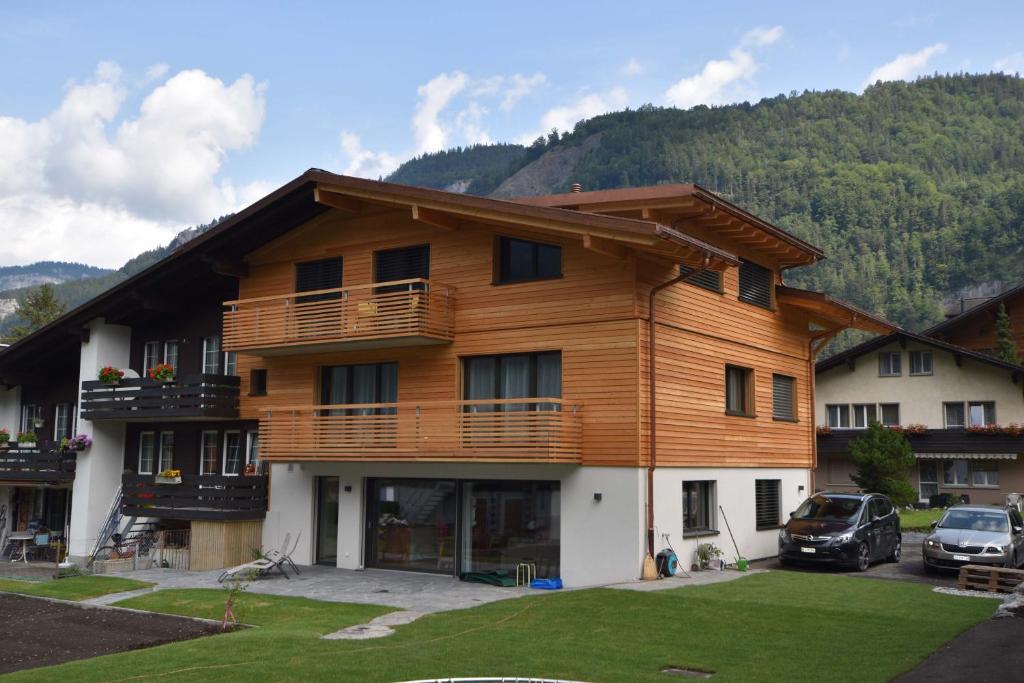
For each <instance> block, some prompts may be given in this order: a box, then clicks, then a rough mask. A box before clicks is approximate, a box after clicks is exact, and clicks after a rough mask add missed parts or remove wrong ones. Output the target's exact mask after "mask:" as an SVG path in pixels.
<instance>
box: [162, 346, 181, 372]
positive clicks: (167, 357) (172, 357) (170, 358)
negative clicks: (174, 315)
mask: <svg viewBox="0 0 1024 683" xmlns="http://www.w3.org/2000/svg"><path fill="white" fill-rule="evenodd" d="M164 362H165V363H167V364H168V365H170V366H171V367H172V368H174V371H175V372H177V371H178V342H176V341H168V342H164Z"/></svg>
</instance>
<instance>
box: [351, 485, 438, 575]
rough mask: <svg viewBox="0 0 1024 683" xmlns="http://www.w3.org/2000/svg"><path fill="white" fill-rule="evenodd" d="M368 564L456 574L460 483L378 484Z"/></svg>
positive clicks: (373, 488)
mask: <svg viewBox="0 0 1024 683" xmlns="http://www.w3.org/2000/svg"><path fill="white" fill-rule="evenodd" d="M368 503H369V509H368V510H367V518H368V520H369V524H368V526H369V534H368V537H367V541H368V543H367V546H368V547H367V564H368V565H369V566H373V567H385V568H389V569H411V570H416V571H426V572H447V573H451V572H454V571H455V531H456V511H457V507H456V502H455V482H454V481H451V480H448V479H373V480H371V481H370V486H369V500H368Z"/></svg>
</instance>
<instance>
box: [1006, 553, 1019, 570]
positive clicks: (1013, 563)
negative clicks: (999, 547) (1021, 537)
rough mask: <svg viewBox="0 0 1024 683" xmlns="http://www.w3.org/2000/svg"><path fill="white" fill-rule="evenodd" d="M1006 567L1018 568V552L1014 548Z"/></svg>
mask: <svg viewBox="0 0 1024 683" xmlns="http://www.w3.org/2000/svg"><path fill="white" fill-rule="evenodd" d="M1006 568H1007V569H1016V568H1017V554H1016V553H1014V552H1013V551H1012V550H1011V551H1010V561H1009V562H1007V563H1006Z"/></svg>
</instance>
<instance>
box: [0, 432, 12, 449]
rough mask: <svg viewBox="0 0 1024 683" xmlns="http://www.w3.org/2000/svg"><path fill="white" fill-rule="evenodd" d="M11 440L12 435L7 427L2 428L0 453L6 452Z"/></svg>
mask: <svg viewBox="0 0 1024 683" xmlns="http://www.w3.org/2000/svg"><path fill="white" fill-rule="evenodd" d="M10 440H11V433H10V432H9V431H7V428H6V427H0V451H6V450H7V448H8V446H9V442H10Z"/></svg>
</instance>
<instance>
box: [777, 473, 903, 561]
mask: <svg viewBox="0 0 1024 683" xmlns="http://www.w3.org/2000/svg"><path fill="white" fill-rule="evenodd" d="M789 517H790V519H789V521H788V522H786V525H785V526H784V527H782V529H781V530H779V561H780V562H782V563H783V564H787V563H789V562H801V561H802V562H824V563H832V564H838V565H842V566H845V567H853V568H855V569H857V571H866V570H867V568H868V567H869V566H871V563H872V562H875V561H877V560H882V559H885V560H888V561H889V562H899V561H900V553H901V552H902V549H903V536H902V534H901V533H900V516H899V514H898V513H897V512H896V508H894V507H893V505H892V503H891V502H890V501H889V499H888V498H886V497H885V496H883V495H881V494H879V493H829V492H827V491H826V492H822V493H815V494H814V495H813V496H811V497H810V498H808V499H807V500H805V501H804V502H803V504H801V505H800V507H798V508H797V509H796V512H791V513H790V514H789Z"/></svg>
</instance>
